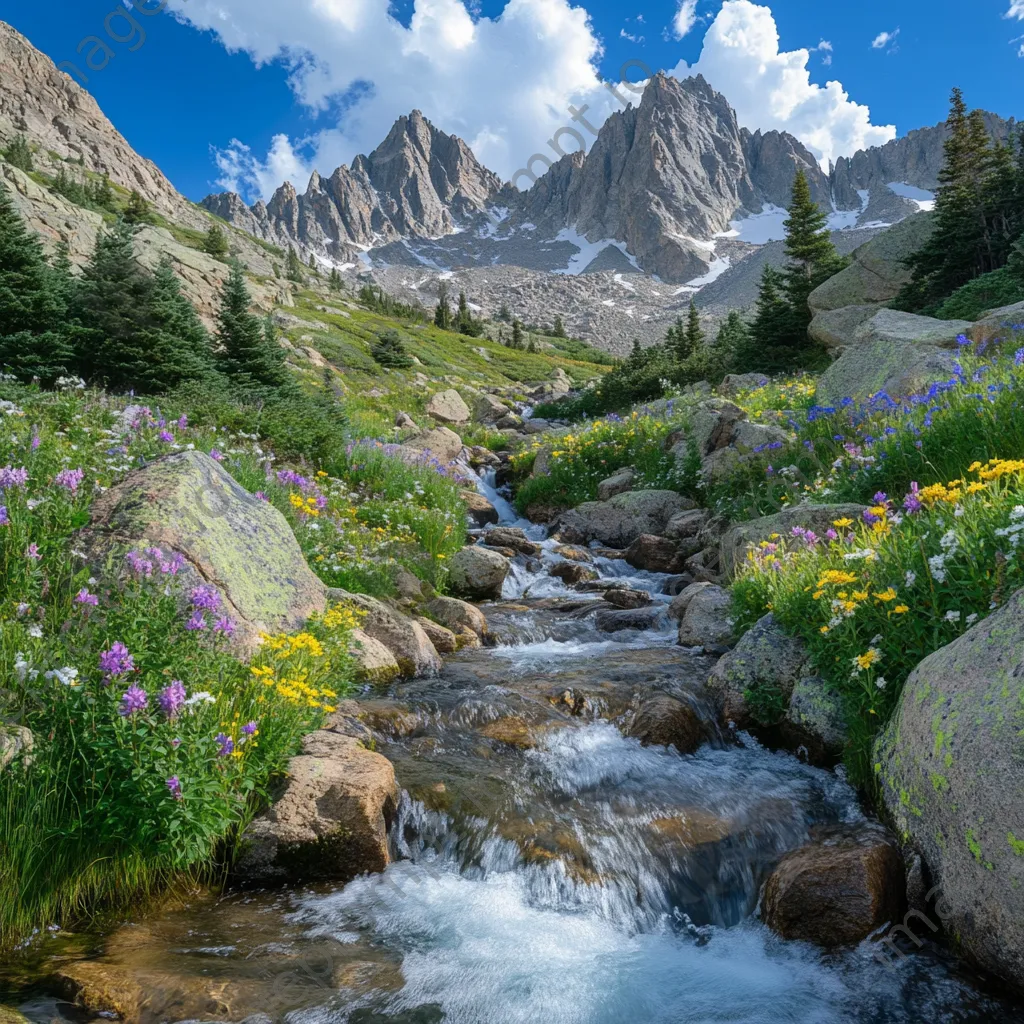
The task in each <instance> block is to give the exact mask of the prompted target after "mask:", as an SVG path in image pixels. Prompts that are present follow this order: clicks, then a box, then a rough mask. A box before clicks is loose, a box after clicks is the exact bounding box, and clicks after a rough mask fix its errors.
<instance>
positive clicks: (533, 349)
mask: <svg viewBox="0 0 1024 1024" xmlns="http://www.w3.org/2000/svg"><path fill="white" fill-rule="evenodd" d="M526 351H527V352H529V353H530V354H531V355H536V354H537V342H536V341H534V339H533V338H531V339H530V343H529V344H528V345H527V346H526Z"/></svg>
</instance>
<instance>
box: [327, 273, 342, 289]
mask: <svg viewBox="0 0 1024 1024" xmlns="http://www.w3.org/2000/svg"><path fill="white" fill-rule="evenodd" d="M327 284H328V287H329V288H330V289H331V291H332V292H340V291H341V274H340V273H338V268H337V267H332V268H331V276H330V279H329V280H328V282H327Z"/></svg>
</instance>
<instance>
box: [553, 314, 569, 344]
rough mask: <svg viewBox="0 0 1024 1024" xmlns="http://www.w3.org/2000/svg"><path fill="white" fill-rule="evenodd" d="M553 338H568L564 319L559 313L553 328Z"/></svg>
mask: <svg viewBox="0 0 1024 1024" xmlns="http://www.w3.org/2000/svg"><path fill="white" fill-rule="evenodd" d="M551 336H552V337H553V338H567V337H568V335H567V334H566V333H565V324H563V323H562V318H561V317H560V316H559V315H558V314H557V313H556V314H555V326H554V327H552V328H551Z"/></svg>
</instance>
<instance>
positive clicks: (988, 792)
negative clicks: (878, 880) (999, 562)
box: [875, 591, 1024, 988]
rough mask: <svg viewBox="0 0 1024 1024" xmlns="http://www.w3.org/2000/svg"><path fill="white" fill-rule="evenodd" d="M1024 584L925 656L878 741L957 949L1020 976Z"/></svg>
mask: <svg viewBox="0 0 1024 1024" xmlns="http://www.w3.org/2000/svg"><path fill="white" fill-rule="evenodd" d="M1022 709H1024V591H1018V592H1017V593H1016V594H1014V595H1013V596H1012V597H1011V598H1010V599H1009V601H1007V603H1006V604H1005V605H1004V606H1003V607H1002V608H1000V609H999V610H998V611H996V612H994V613H993V614H992V615H990V616H989V617H988V618H986V619H984V620H982V621H981V622H979V623H978V624H977V625H975V626H974V627H973V628H971V629H969V630H968V631H967V632H966V633H964V634H963V636H961V637H959V638H958V639H957V640H954V641H953V642H952V643H951V644H948V645H947V646H946V647H943V648H940V649H939V650H937V651H935V652H934V653H933V654H930V655H929V656H928V657H927V658H925V659H924V660H923V661H922V662H921V663H920V664H919V665H918V666H917V668H915V669H914V671H913V672H912V673H911V674H910V677H909V678H908V679H907V682H906V685H905V686H904V688H903V694H902V696H901V698H900V703H899V706H898V707H897V710H896V714H895V715H894V716H893V718H892V720H891V721H890V723H889V725H888V727H887V729H886V730H885V732H884V733H883V734H882V736H881V737H880V739H879V741H878V743H877V745H876V750H875V762H876V763H877V764H878V766H879V767H878V773H879V781H880V783H881V788H882V795H883V799H884V801H885V805H886V807H887V808H888V810H889V813H890V814H891V815H892V816H893V818H894V820H895V822H896V825H897V827H898V829H899V830H900V832H901V833H902V834H903V835H904V836H906V837H907V838H909V839H911V840H912V841H913V842H914V843H915V844H916V845H917V847H918V848H919V849H920V851H921V853H922V854H923V856H924V860H925V862H926V864H927V865H928V868H929V870H930V873H931V876H932V879H933V881H934V884H935V887H936V889H937V891H938V893H939V894H940V895H939V897H938V900H937V902H936V906H935V913H936V914H937V915H938V916H939V918H940V919H941V921H942V923H943V924H944V925H945V927H946V930H947V931H948V932H949V933H950V934H952V935H954V936H956V938H957V940H958V943H959V946H960V948H961V950H962V951H963V952H964V953H966V954H967V956H969V957H970V958H971V959H972V960H973V961H974V962H975V963H977V964H978V965H980V966H981V967H983V968H984V969H985V970H988V971H991V972H992V973H993V974H995V975H997V976H999V977H1001V978H1003V979H1005V980H1006V981H1008V982H1010V983H1011V984H1013V985H1016V986H1017V987H1019V988H1020V987H1024V759H1022V757H1021V728H1022V726H1024V711H1022Z"/></svg>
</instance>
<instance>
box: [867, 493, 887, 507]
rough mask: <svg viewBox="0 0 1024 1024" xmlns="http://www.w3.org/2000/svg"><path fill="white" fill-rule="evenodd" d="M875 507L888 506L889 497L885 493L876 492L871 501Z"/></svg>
mask: <svg viewBox="0 0 1024 1024" xmlns="http://www.w3.org/2000/svg"><path fill="white" fill-rule="evenodd" d="M871 500H872V501H873V502H874V503H875V504H876V505H888V504H889V495H888V494H886V493H885V491H877V492H876V493H875V496H874V497H873V498H872V499H871Z"/></svg>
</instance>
